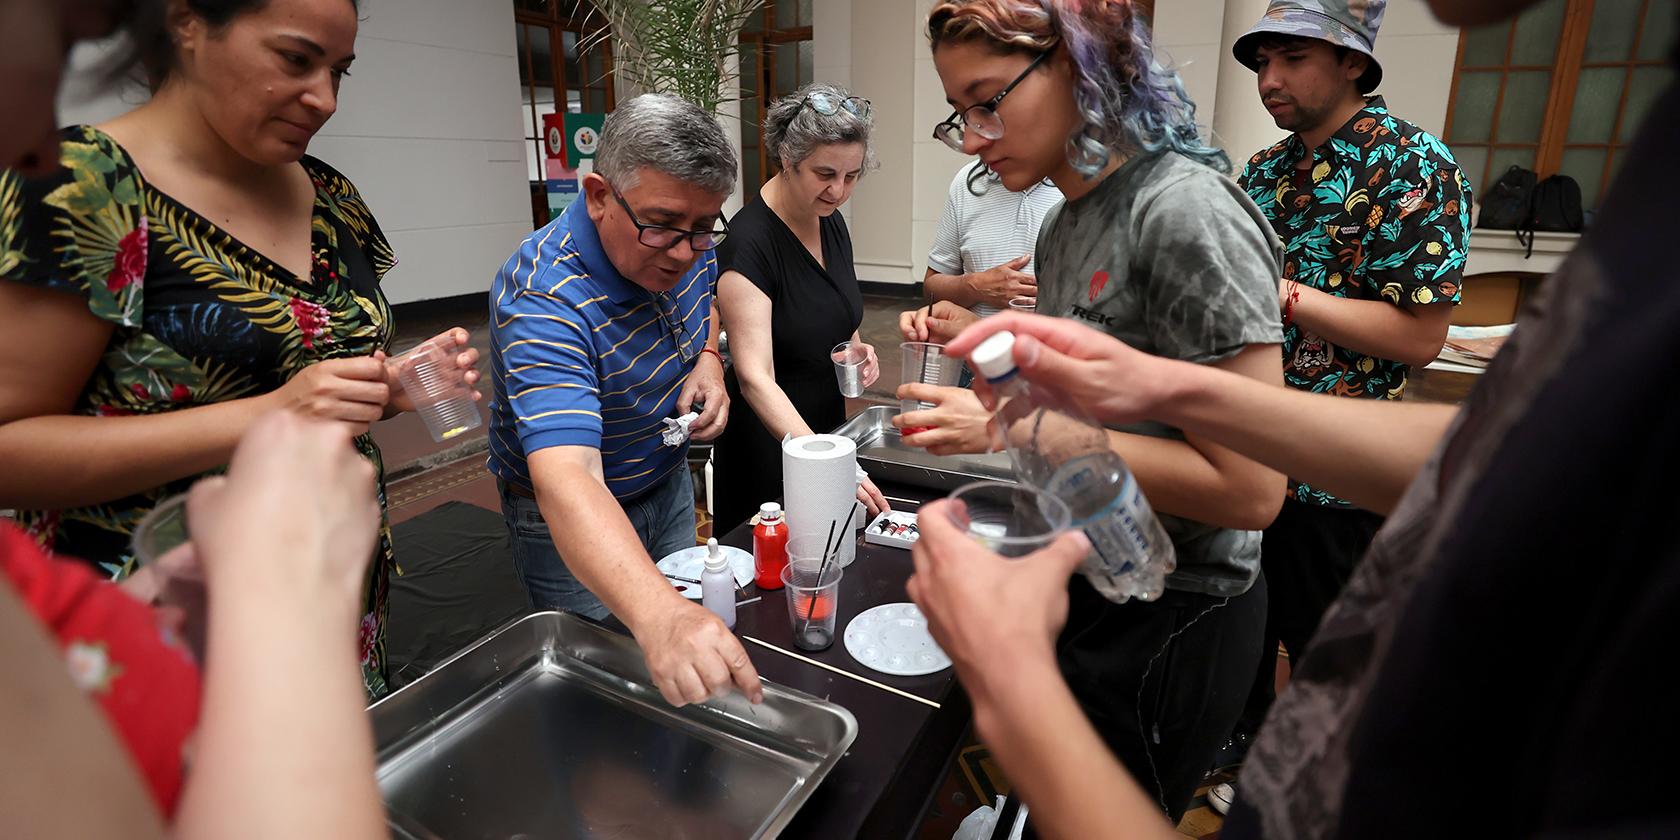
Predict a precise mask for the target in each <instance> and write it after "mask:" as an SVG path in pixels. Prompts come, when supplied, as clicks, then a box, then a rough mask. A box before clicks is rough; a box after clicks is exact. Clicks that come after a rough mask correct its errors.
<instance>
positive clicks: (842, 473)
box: [782, 435, 858, 566]
mask: <svg viewBox="0 0 1680 840" xmlns="http://www.w3.org/2000/svg"><path fill="white" fill-rule="evenodd" d="M857 474H858V467H857V444H856V443H853V442H852V439H851V438H848V437H842V436H840V435H805V436H804V437H796V438H793V439H791V440H787V441H784V442H783V443H782V507H783V508H784V509H785V510H786V511H787V521H788V541H789V542H792V541H793V540H796V539H798V538H800V537H803V536H808V535H814V537H815V538H816V539H817V540H822V539H825V538H829V536H828V535H829V526H831V525H832V526H833V527H834V537H833V538H832V539H837V540H839V542H840V548H839V551H838V552H837V554H836V556H835V562H837V563H839V564H841V565H842V566H848V565H851V562H852V559H853V557H854V556H855V555H856V554H857V538H856V530H855V529H856V524H857V523H855V522H854V523H853V527H852V528H847V527H846V515H847V514H849V513H851V512H852V509H853V508H854V507H855V506H856V505H857V486H858V478H857Z"/></svg>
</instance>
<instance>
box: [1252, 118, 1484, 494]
mask: <svg viewBox="0 0 1680 840" xmlns="http://www.w3.org/2000/svg"><path fill="white" fill-rule="evenodd" d="M1309 155H1310V160H1311V163H1310V165H1308V166H1306V167H1302V166H1300V165H1299V164H1300V162H1301V161H1302V160H1303V159H1305V158H1307V157H1308V156H1309ZM1239 183H1240V184H1241V185H1242V188H1243V190H1244V191H1246V192H1247V193H1248V195H1249V197H1250V198H1253V199H1254V203H1255V204H1258V205H1260V210H1261V212H1263V213H1265V214H1266V218H1268V219H1270V220H1271V222H1272V229H1273V230H1275V231H1277V234H1278V237H1279V238H1280V239H1282V240H1283V247H1284V268H1283V276H1284V278H1285V279H1292V280H1294V281H1296V282H1298V283H1300V284H1301V285H1302V286H1308V287H1311V288H1314V289H1318V290H1319V291H1322V292H1325V293H1327V294H1331V295H1334V296H1336V297H1340V298H1349V299H1353V300H1386V301H1388V302H1389V303H1392V304H1394V305H1395V306H1406V305H1410V304H1431V303H1450V304H1453V305H1456V304H1458V303H1459V301H1460V293H1461V288H1460V287H1461V284H1462V282H1463V270H1464V261H1465V258H1466V256H1467V255H1468V254H1469V252H1470V184H1469V182H1468V181H1466V180H1465V178H1464V175H1463V174H1462V173H1461V172H1460V171H1459V168H1458V163H1457V161H1455V160H1454V159H1453V156H1452V152H1450V151H1448V149H1447V147H1446V145H1445V144H1444V143H1442V142H1441V141H1440V140H1438V139H1436V138H1435V137H1434V136H1433V135H1431V134H1429V133H1428V132H1426V131H1423V130H1422V129H1420V128H1418V127H1417V126H1414V125H1412V124H1411V123H1408V122H1406V121H1404V120H1400V119H1396V118H1395V117H1394V116H1393V115H1391V114H1390V113H1388V108H1387V107H1386V106H1385V105H1384V104H1383V100H1382V97H1380V96H1373V97H1370V98H1369V99H1367V100H1366V105H1365V107H1364V108H1363V109H1361V110H1360V111H1359V112H1358V113H1356V114H1354V115H1353V118H1352V119H1350V120H1348V122H1347V124H1346V125H1344V126H1342V128H1341V129H1340V130H1338V131H1337V132H1336V133H1335V134H1334V135H1332V136H1331V137H1330V139H1329V140H1328V141H1326V142H1325V143H1324V145H1322V146H1319V147H1318V148H1316V149H1312V150H1310V151H1309V150H1308V149H1307V148H1306V147H1305V144H1303V143H1302V142H1301V138H1300V135H1295V134H1292V135H1290V136H1289V137H1287V138H1285V139H1284V140H1283V141H1281V142H1279V143H1278V144H1277V145H1275V146H1272V147H1271V148H1269V149H1266V150H1264V151H1262V152H1260V153H1258V154H1256V155H1255V156H1254V157H1252V158H1250V159H1249V161H1248V166H1247V167H1246V168H1244V170H1243V173H1242V177H1241V178H1240V179H1239ZM1409 373H1410V366H1408V365H1406V364H1403V363H1401V362H1398V361H1395V360H1393V359H1379V358H1376V357H1374V356H1368V355H1365V354H1363V353H1359V352H1357V351H1354V350H1350V349H1348V348H1345V347H1338V346H1336V345H1334V344H1331V343H1330V342H1328V341H1326V340H1325V339H1324V338H1323V337H1322V336H1319V335H1315V334H1313V333H1311V332H1309V331H1306V330H1303V329H1301V327H1300V325H1299V324H1289V325H1286V326H1285V328H1284V331H1283V377H1284V381H1285V382H1286V383H1288V385H1289V386H1290V387H1291V388H1299V389H1301V390H1303V391H1316V392H1321V393H1329V394H1335V395H1337V396H1344V397H1363V398H1367V399H1384V400H1397V399H1400V396H1401V394H1402V392H1404V391H1405V388H1406V377H1407V375H1408V374H1409ZM1290 492H1291V495H1292V496H1293V497H1294V498H1295V499H1296V500H1298V501H1301V502H1306V503H1309V504H1319V505H1325V506H1334V507H1346V506H1347V503H1346V502H1343V501H1341V500H1339V499H1337V498H1336V497H1334V496H1331V495H1330V494H1328V493H1325V492H1323V491H1321V490H1317V489H1314V488H1312V487H1309V486H1308V485H1306V484H1305V483H1303V482H1300V481H1296V480H1294V479H1291V480H1290Z"/></svg>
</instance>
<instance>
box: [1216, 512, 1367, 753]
mask: <svg viewBox="0 0 1680 840" xmlns="http://www.w3.org/2000/svg"><path fill="white" fill-rule="evenodd" d="M1382 524H1383V518H1382V517H1381V516H1378V515H1377V514H1374V513H1372V512H1370V511H1368V510H1360V509H1358V508H1327V507H1324V506H1322V505H1311V504H1306V503H1304V502H1298V501H1295V500H1294V499H1286V500H1284V503H1283V510H1282V511H1280V512H1279V513H1278V517H1277V519H1276V520H1274V521H1273V522H1272V525H1271V527H1270V528H1267V529H1266V532H1265V539H1264V542H1263V543H1262V547H1261V555H1260V567H1261V568H1262V569H1263V570H1265V573H1266V586H1267V597H1268V602H1267V608H1266V636H1265V646H1264V648H1263V650H1264V653H1263V654H1262V655H1261V657H1260V667H1259V668H1258V669H1257V673H1256V674H1255V677H1254V685H1253V687H1252V688H1251V689H1250V690H1249V695H1248V702H1247V705H1246V706H1245V707H1244V708H1243V714H1242V719H1241V720H1240V721H1238V723H1237V728H1236V731H1237V732H1239V733H1242V734H1246V735H1253V734H1255V733H1258V732H1259V731H1260V725H1261V724H1262V723H1264V722H1265V720H1266V712H1267V711H1268V710H1269V709H1271V707H1272V700H1274V699H1275V696H1276V690H1275V688H1274V686H1275V685H1276V681H1277V656H1276V655H1275V654H1276V651H1277V647H1278V644H1279V643H1280V642H1281V643H1282V644H1283V649H1284V650H1287V651H1289V655H1290V657H1292V658H1293V657H1299V656H1301V655H1302V654H1304V653H1306V650H1307V643H1308V642H1311V641H1312V637H1313V633H1315V632H1317V630H1318V623H1319V622H1320V621H1322V620H1323V619H1324V612H1325V610H1328V609H1330V605H1331V604H1332V603H1334V602H1335V600H1336V598H1337V596H1339V595H1341V594H1342V587H1343V586H1345V585H1347V582H1348V578H1350V577H1352V576H1353V570H1354V567H1356V566H1358V565H1359V561H1360V559H1361V558H1363V557H1364V556H1365V550H1366V549H1368V548H1370V546H1371V539H1372V538H1373V537H1375V536H1376V534H1377V529H1378V528H1381V527H1382Z"/></svg>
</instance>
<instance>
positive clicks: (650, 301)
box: [489, 199, 718, 499]
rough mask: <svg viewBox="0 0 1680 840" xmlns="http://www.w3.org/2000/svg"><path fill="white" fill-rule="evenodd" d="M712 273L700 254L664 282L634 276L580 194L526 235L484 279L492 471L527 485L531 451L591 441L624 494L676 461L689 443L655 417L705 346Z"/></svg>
mask: <svg viewBox="0 0 1680 840" xmlns="http://www.w3.org/2000/svg"><path fill="white" fill-rule="evenodd" d="M717 281H718V267H717V257H716V255H714V254H712V253H710V252H707V253H704V254H702V255H701V258H700V259H699V260H696V261H695V264H694V266H693V267H692V268H690V269H689V271H688V273H687V274H685V275H684V276H683V279H682V280H681V282H679V283H677V285H676V287H675V288H673V289H672V290H671V291H670V292H666V293H663V294H655V293H653V292H650V291H648V290H646V289H644V288H642V287H640V286H638V285H636V284H635V283H632V282H630V281H629V280H628V279H626V278H625V277H624V276H623V275H621V274H619V273H618V270H617V269H615V268H614V267H613V264H612V262H611V261H610V260H608V259H607V255H606V252H605V251H603V250H602V249H601V240H600V237H599V236H598V235H597V234H596V231H595V224H594V222H593V221H592V220H591V219H590V218H589V213H588V211H587V208H586V207H585V203H584V201H583V200H581V199H580V200H578V201H577V202H575V203H573V204H572V206H570V207H568V208H566V210H565V212H563V213H561V214H560V218H558V219H555V220H554V221H553V222H550V223H549V224H548V226H547V227H544V228H542V229H541V230H538V231H537V232H535V233H533V234H531V235H530V236H529V237H527V238H526V240H525V242H524V244H522V245H520V246H519V250H518V251H517V252H515V253H514V255H513V256H511V257H509V258H508V261H507V262H506V263H504V264H503V265H502V268H501V270H500V271H499V272H497V274H496V281H495V283H494V284H492V285H491V287H490V365H491V368H492V373H493V376H494V378H495V395H494V398H493V399H492V401H491V404H490V463H489V466H490V471H491V472H493V473H495V474H496V476H497V477H498V478H500V479H502V480H503V481H507V482H509V483H512V484H515V485H519V486H521V487H524V488H526V489H532V487H531V473H530V469H529V467H528V466H527V464H526V458H527V457H529V456H530V454H531V453H533V452H536V451H538V450H540V449H544V448H547V447H550V446H592V447H595V448H597V449H599V450H601V467H602V471H603V473H604V474H605V476H606V480H607V489H608V490H610V491H612V494H613V495H614V496H615V497H617V498H619V499H629V498H633V497H635V496H639V495H641V494H642V493H645V492H647V491H648V490H650V489H652V488H653V486H654V485H656V484H658V483H659V482H660V481H661V480H662V479H664V478H666V477H667V476H669V475H670V474H671V472H672V471H673V470H675V469H678V468H679V467H681V465H683V464H684V462H685V461H686V460H687V457H688V447H687V446H676V447H672V446H665V445H663V442H662V441H661V439H660V432H661V431H662V430H663V429H664V425H663V424H662V423H661V422H660V421H661V420H663V419H664V418H666V417H671V416H674V414H675V410H676V405H677V395H678V393H679V392H680V391H681V390H682V386H683V382H684V380H685V379H686V378H687V377H688V374H689V372H690V371H691V370H693V369H694V360H695V358H696V357H697V356H698V355H699V353H700V350H701V348H703V347H705V346H706V337H707V331H708V330H709V329H710V328H711V324H710V320H709V316H710V315H711V308H712V307H711V302H712V296H713V294H714V293H715V292H716V289H717Z"/></svg>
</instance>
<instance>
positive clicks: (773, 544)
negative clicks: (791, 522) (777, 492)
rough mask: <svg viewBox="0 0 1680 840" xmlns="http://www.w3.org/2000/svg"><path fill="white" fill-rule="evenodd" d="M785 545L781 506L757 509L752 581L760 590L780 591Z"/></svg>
mask: <svg viewBox="0 0 1680 840" xmlns="http://www.w3.org/2000/svg"><path fill="white" fill-rule="evenodd" d="M787 541H788V529H787V522H785V521H784V520H783V519H782V506H781V505H779V504H777V503H775V502H765V503H764V504H763V505H760V506H759V508H758V524H757V525H754V526H753V570H754V572H755V574H754V575H753V581H754V582H755V583H757V584H758V588H759V589H781V588H782V570H783V569H785V568H787V562H788V556H787Z"/></svg>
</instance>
